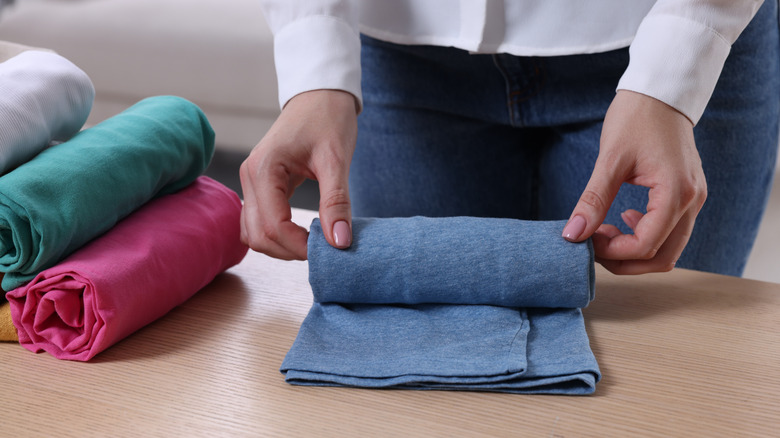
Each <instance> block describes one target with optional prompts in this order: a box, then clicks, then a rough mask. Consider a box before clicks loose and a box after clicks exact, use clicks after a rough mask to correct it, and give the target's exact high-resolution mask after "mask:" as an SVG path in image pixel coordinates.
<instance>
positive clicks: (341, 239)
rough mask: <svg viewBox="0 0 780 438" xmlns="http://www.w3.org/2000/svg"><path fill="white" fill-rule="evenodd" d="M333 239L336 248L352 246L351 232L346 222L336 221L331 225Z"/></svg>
mask: <svg viewBox="0 0 780 438" xmlns="http://www.w3.org/2000/svg"><path fill="white" fill-rule="evenodd" d="M333 239H334V240H335V241H336V246H337V247H338V248H347V247H349V245H352V232H351V231H350V230H349V224H348V223H347V221H338V222H336V223H335V224H333Z"/></svg>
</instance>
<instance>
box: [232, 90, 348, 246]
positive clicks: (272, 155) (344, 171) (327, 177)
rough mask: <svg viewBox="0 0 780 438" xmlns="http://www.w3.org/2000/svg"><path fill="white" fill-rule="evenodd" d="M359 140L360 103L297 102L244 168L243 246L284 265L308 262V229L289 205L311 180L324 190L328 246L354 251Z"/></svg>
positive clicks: (340, 95)
mask: <svg viewBox="0 0 780 438" xmlns="http://www.w3.org/2000/svg"><path fill="white" fill-rule="evenodd" d="M356 140H357V106H356V101H355V97H354V96H353V95H352V94H350V93H347V92H344V91H339V90H315V91H308V92H305V93H301V94H299V95H297V96H295V97H294V98H292V99H290V101H289V102H287V105H285V107H284V109H283V110H282V113H281V114H280V115H279V118H278V119H276V122H274V124H273V125H272V126H271V129H269V131H268V133H267V134H266V135H265V136H264V137H263V139H262V140H261V141H260V143H258V144H257V146H255V148H254V149H253V150H252V152H251V153H250V154H249V157H247V159H246V160H245V161H244V162H243V163H242V164H241V169H240V176H241V188H242V190H243V192H244V207H243V209H242V211H241V240H242V241H243V242H244V243H245V244H246V245H248V246H249V247H250V248H252V249H253V250H255V251H259V252H262V253H264V254H267V255H269V256H271V257H275V258H279V259H284V260H306V242H307V239H308V234H307V232H306V230H305V229H304V228H302V227H300V226H298V225H296V224H295V223H293V222H292V212H291V210H290V204H289V199H290V197H291V196H292V194H293V191H294V190H295V188H296V187H298V186H299V185H300V184H301V183H303V181H304V180H305V179H306V178H308V179H313V180H316V181H317V182H318V183H319V188H320V206H319V216H320V221H321V223H322V229H323V232H324V233H325V239H326V240H327V241H328V243H330V244H331V245H332V246H334V247H336V248H347V247H349V246H350V245H351V244H352V212H351V207H350V201H349V187H348V184H349V183H348V180H349V164H350V162H351V161H352V154H353V152H354V150H355V141H356Z"/></svg>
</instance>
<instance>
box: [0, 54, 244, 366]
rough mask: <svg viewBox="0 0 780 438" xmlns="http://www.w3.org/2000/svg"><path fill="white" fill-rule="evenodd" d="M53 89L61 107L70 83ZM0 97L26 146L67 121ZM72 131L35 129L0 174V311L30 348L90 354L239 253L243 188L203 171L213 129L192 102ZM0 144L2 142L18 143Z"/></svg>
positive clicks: (162, 102)
mask: <svg viewBox="0 0 780 438" xmlns="http://www.w3.org/2000/svg"><path fill="white" fill-rule="evenodd" d="M30 52H31V51H27V52H23V53H22V54H21V55H17V56H22V55H25V54H27V53H30ZM40 53H44V52H40ZM27 56H29V55H27ZM55 56H56V55H55ZM14 59H16V57H14V58H11V59H10V60H14ZM43 64H44V65H48V66H50V64H46V63H43ZM35 65H38V64H37V63H36V64H35ZM1 68H2V64H0V69H1ZM84 77H85V78H86V76H84ZM87 82H88V79H87ZM20 83H21V84H25V86H27V87H28V88H29V80H27V81H24V80H20ZM47 87H49V88H51V89H56V90H60V89H61V88H66V89H67V91H66V92H64V93H63V96H64V97H62V102H71V103H72V102H74V98H73V93H74V92H76V91H74V90H76V89H77V88H78V87H74V86H72V85H67V86H63V85H61V84H57V83H50V84H49V85H47V86H44V87H42V89H46V88H47ZM88 88H89V89H90V90H91V89H92V87H91V84H88ZM18 94H19V96H23V97H25V98H27V99H35V98H36V97H30V95H31V94H34V93H32V92H31V91H30V90H29V89H28V90H27V91H26V92H21V91H20V92H19V93H18ZM77 94H78V93H77ZM0 96H3V97H2V98H0V100H2V101H3V104H5V105H7V108H10V109H7V110H6V111H5V112H2V111H0V120H2V119H4V118H5V119H9V118H11V119H13V120H16V122H15V123H13V124H11V125H10V126H11V127H12V128H14V131H15V132H14V133H13V134H11V138H14V139H18V144H20V145H24V144H28V143H31V142H32V139H33V137H35V136H36V135H39V134H40V133H41V131H42V130H45V129H44V128H45V127H50V126H54V125H57V119H58V118H60V117H61V115H58V114H53V115H49V114H35V115H33V116H31V115H30V114H22V116H20V117H17V118H13V117H10V116H7V114H10V113H12V112H13V108H16V106H15V105H14V102H9V101H8V100H7V99H5V94H0ZM88 97H89V99H88V100H89V103H90V105H91V95H90V96H88ZM48 98H49V99H54V97H52V94H51V93H49V95H48ZM19 106H23V105H21V104H20V105H19ZM27 107H30V106H29V105H27ZM40 107H41V108H44V107H43V106H40ZM46 107H48V106H46ZM86 111H87V112H88V111H89V106H87V108H86ZM66 113H68V114H72V113H73V111H70V112H66ZM39 116H41V117H39ZM43 116H47V117H49V118H48V119H46V120H47V123H48V124H47V123H44V124H41V123H40V120H41V119H43V118H44V117H43ZM28 120H32V122H30V123H26V122H27V121H28ZM79 120H80V122H81V123H82V124H83V122H84V120H86V115H83V114H82V118H80V119H79ZM59 122H61V120H60V121H59ZM3 123H5V122H3ZM16 126H19V129H15V127H16ZM69 126H74V127H76V128H75V129H73V130H72V131H73V132H70V133H69V135H58V136H53V135H50V134H47V135H46V136H43V137H40V138H38V137H35V142H38V143H40V142H41V141H42V142H43V143H44V145H43V146H42V147H40V148H39V149H38V150H37V151H36V152H35V153H32V154H30V153H26V155H25V157H28V159H27V160H26V161H23V162H22V163H18V162H17V161H18V160H15V161H14V162H13V164H12V166H14V167H13V168H12V169H11V170H9V171H8V172H7V173H5V174H4V175H3V176H2V177H0V271H1V272H3V273H4V277H3V279H2V288H3V289H4V290H5V291H7V294H6V298H7V299H8V303H7V304H5V305H4V306H3V307H2V309H7V310H5V311H6V312H10V315H11V317H12V321H13V325H14V327H15V330H16V331H17V333H18V339H19V342H20V343H21V344H22V345H23V346H24V347H25V348H27V349H29V350H31V351H36V352H37V351H47V352H49V353H50V354H52V355H53V356H55V357H57V358H61V359H71V360H88V359H90V358H92V357H94V356H95V355H96V354H98V353H100V352H101V351H103V350H105V349H106V348H108V347H110V346H111V345H113V344H115V343H116V342H118V341H119V340H121V339H123V338H124V337H126V336H128V335H129V334H131V333H133V332H134V331H135V330H138V329H139V328H141V327H143V326H144V325H146V324H149V323H150V322H152V321H154V320H155V319H157V318H159V317H161V316H162V315H164V314H165V313H167V312H168V311H170V310H171V309H173V308H174V307H176V306H177V305H179V304H181V303H182V302H184V301H185V300H187V299H188V298H189V297H191V296H192V295H193V294H194V293H195V292H197V291H198V290H199V289H201V288H202V287H204V286H205V285H207V284H208V283H209V282H210V281H211V280H212V279H213V278H214V277H215V276H216V275H217V274H219V273H221V272H223V271H224V270H226V269H228V268H229V267H231V266H233V265H235V264H237V263H238V262H240V261H241V259H242V258H243V257H244V255H245V254H246V251H247V248H246V247H245V246H244V245H243V244H242V243H241V242H240V238H239V216H240V210H241V202H240V199H239V198H238V195H236V193H235V192H233V191H232V190H230V189H228V188H227V187H225V186H223V185H222V184H220V183H218V182H216V181H214V180H211V179H209V178H207V177H205V176H202V173H203V171H204V170H205V169H206V167H207V166H208V164H209V161H210V160H211V156H212V154H213V151H214V132H213V130H212V129H211V126H210V125H209V123H208V121H207V120H206V117H205V115H204V114H203V112H202V111H201V110H200V109H199V108H198V107H197V106H195V105H194V104H192V103H191V102H188V101H186V100H184V99H181V98H178V97H173V96H158V97H151V98H148V99H145V100H142V101H141V102H139V103H137V104H135V105H133V106H132V107H130V108H128V109H127V110H125V111H124V112H122V113H120V114H118V115H116V116H114V117H112V118H110V119H108V120H106V121H104V122H102V123H100V124H98V125H95V126H93V127H89V128H86V129H81V126H80V125H79V123H78V121H75V122H72V123H71V124H70V125H69ZM79 129H81V130H79ZM49 131H50V132H54V131H53V130H52V129H49ZM4 132H5V131H4ZM25 139H26V141H25ZM53 140H58V141H53ZM3 142H4V143H3V144H2V145H0V150H4V149H6V147H5V146H6V145H8V146H9V149H11V150H14V151H16V150H19V149H22V148H23V147H21V146H16V145H15V144H12V143H10V142H8V143H6V142H5V139H3ZM3 154H5V152H3ZM11 155H13V154H12V153H11V154H8V156H11ZM30 155H32V156H30ZM2 312H3V310H0V318H1V317H2V315H3V313H2ZM2 333H3V332H2V331H0V336H2Z"/></svg>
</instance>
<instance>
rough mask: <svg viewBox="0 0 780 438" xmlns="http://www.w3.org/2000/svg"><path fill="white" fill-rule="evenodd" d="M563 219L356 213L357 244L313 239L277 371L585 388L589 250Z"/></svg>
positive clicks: (592, 367)
mask: <svg viewBox="0 0 780 438" xmlns="http://www.w3.org/2000/svg"><path fill="white" fill-rule="evenodd" d="M563 225H564V222H562V221H555V222H537V221H533V222H532V221H520V220H515V219H486V218H471V217H455V218H424V217H414V218H391V219H369V218H355V219H353V236H354V237H353V240H354V242H353V245H352V247H351V248H349V249H347V250H338V249H335V248H333V247H331V246H330V245H329V244H328V243H327V242H326V241H325V238H324V236H323V234H322V229H321V226H320V223H319V221H318V220H316V219H315V221H314V222H313V223H312V226H311V232H310V235H309V246H308V257H309V282H310V283H311V286H312V292H313V294H314V304H313V305H312V308H311V310H310V311H309V314H308V315H307V317H306V319H305V320H304V322H303V324H302V325H301V328H300V331H299V333H298V336H297V338H296V340H295V342H294V344H293V346H292V348H291V349H290V351H289V352H288V354H287V356H286V357H285V359H284V362H283V364H282V367H281V371H282V373H284V374H285V377H286V381H287V382H289V383H292V384H299V385H317V386H355V387H369V388H406V389H460V390H483V391H501V392H515V393H552V394H588V393H592V392H593V391H594V389H595V385H596V382H597V381H598V380H599V379H600V372H599V369H598V364H597V363H596V360H595V358H594V356H593V353H592V352H591V350H590V346H589V342H588V336H587V333H586V331H585V325H584V320H583V317H582V313H581V311H580V308H581V307H584V306H586V305H587V304H588V303H589V302H590V300H592V299H593V296H594V284H595V281H594V265H593V248H592V246H591V243H590V242H585V243H579V244H577V243H571V242H567V241H565V240H564V239H563V238H561V237H560V236H561V229H562V228H563Z"/></svg>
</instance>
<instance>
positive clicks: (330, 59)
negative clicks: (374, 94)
mask: <svg viewBox="0 0 780 438" xmlns="http://www.w3.org/2000/svg"><path fill="white" fill-rule="evenodd" d="M274 54H275V55H274V62H275V63H276V75H277V78H278V80H279V106H280V107H281V108H284V106H285V105H286V104H287V102H288V101H289V100H290V99H292V98H293V97H294V96H296V95H298V94H300V93H303V92H305V91H311V90H321V89H335V90H343V91H346V92H349V93H352V95H353V96H355V101H356V103H357V105H358V110H361V109H362V108H363V95H362V93H361V90H360V35H359V34H358V32H357V31H356V30H355V29H353V28H352V27H351V26H350V25H349V24H348V23H346V22H345V21H343V20H340V19H338V18H335V17H331V16H326V15H314V16H308V17H305V18H301V19H299V20H296V21H293V22H291V23H289V24H287V25H285V26H284V27H283V28H282V29H280V30H279V31H278V32H277V33H276V34H275V35H274Z"/></svg>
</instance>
